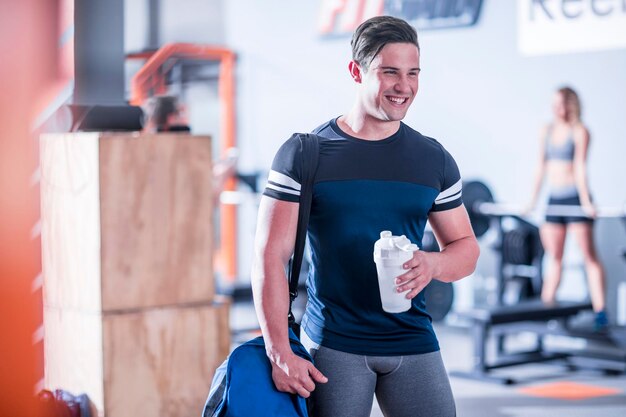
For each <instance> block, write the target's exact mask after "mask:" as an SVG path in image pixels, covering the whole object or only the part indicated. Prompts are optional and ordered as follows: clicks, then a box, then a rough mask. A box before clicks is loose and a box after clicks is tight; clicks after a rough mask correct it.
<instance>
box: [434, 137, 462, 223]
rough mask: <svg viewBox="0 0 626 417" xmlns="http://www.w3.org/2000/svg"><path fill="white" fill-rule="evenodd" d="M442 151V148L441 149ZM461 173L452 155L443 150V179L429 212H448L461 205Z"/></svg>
mask: <svg viewBox="0 0 626 417" xmlns="http://www.w3.org/2000/svg"><path fill="white" fill-rule="evenodd" d="M442 149H443V148H442ZM462 190H463V183H462V181H461V173H460V172H459V167H458V166H457V164H456V161H455V160H454V158H452V155H450V153H449V152H448V151H446V150H445V149H443V178H442V183H441V189H440V192H439V195H438V196H437V198H435V202H434V203H433V206H432V208H431V211H444V210H450V209H453V208H455V207H458V206H460V205H461V204H463V200H462V198H461V197H462Z"/></svg>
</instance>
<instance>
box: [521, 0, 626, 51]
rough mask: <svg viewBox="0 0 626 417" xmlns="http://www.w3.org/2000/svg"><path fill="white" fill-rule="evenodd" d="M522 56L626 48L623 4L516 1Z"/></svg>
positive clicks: (621, 0)
mask: <svg viewBox="0 0 626 417" xmlns="http://www.w3.org/2000/svg"><path fill="white" fill-rule="evenodd" d="M517 6H518V11H517V15H518V28H517V30H518V46H519V50H520V52H521V53H522V54H524V55H548V54H561V53H571V52H588V51H596V50H604V49H616V48H626V0H517Z"/></svg>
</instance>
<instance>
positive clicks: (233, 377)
mask: <svg viewBox="0 0 626 417" xmlns="http://www.w3.org/2000/svg"><path fill="white" fill-rule="evenodd" d="M294 136H296V137H298V138H299V139H300V143H301V146H302V152H301V153H300V154H301V156H302V161H301V162H302V184H301V190H300V206H299V212H298V228H297V233H296V244H295V248H294V255H293V259H292V261H291V262H290V268H289V316H288V324H289V326H290V328H289V343H290V345H291V349H292V350H293V352H294V353H295V354H296V355H298V356H300V357H301V358H303V359H306V360H308V361H310V362H313V360H312V358H311V356H310V355H309V353H308V352H307V351H306V349H305V348H304V346H302V344H301V343H300V341H299V340H298V337H297V336H296V334H297V330H296V332H294V330H292V328H294V329H297V325H296V324H295V320H294V317H293V314H292V312H291V304H292V303H293V300H294V299H295V298H296V297H297V296H298V277H299V275H300V267H301V265H302V257H303V253H304V242H305V240H306V231H307V226H308V223H309V214H310V211H311V200H312V195H313V181H314V179H315V171H316V170H317V161H318V155H319V139H318V137H317V136H315V135H312V134H300V133H296V134H294ZM202 417H308V412H307V406H306V400H305V399H304V398H303V397H301V396H299V395H297V394H290V393H286V392H280V391H278V390H277V389H276V386H275V385H274V380H273V379H272V365H271V363H270V361H269V359H268V358H267V355H266V352H265V343H264V341H263V337H262V336H259V337H257V338H255V339H252V340H249V341H247V342H246V343H244V344H242V345H241V346H239V347H237V348H236V349H235V350H234V351H233V352H232V353H231V354H230V356H229V357H228V359H226V361H224V363H222V365H221V366H220V367H219V368H217V370H216V371H215V375H214V376H213V382H212V383H211V390H210V391H209V396H208V398H207V401H206V403H205V405H204V410H203V412H202Z"/></svg>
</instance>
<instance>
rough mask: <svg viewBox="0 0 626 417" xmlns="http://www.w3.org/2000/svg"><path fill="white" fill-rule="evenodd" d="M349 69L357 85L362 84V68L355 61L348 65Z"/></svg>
mask: <svg viewBox="0 0 626 417" xmlns="http://www.w3.org/2000/svg"><path fill="white" fill-rule="evenodd" d="M348 69H349V70H350V76H351V77H352V79H353V80H354V81H355V82H357V83H361V80H362V78H363V73H362V72H361V67H360V66H359V64H357V63H356V62H354V61H350V63H349V64H348Z"/></svg>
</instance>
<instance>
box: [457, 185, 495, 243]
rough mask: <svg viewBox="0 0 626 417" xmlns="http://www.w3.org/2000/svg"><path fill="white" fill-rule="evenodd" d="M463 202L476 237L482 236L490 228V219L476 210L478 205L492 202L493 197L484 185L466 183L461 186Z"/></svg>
mask: <svg viewBox="0 0 626 417" xmlns="http://www.w3.org/2000/svg"><path fill="white" fill-rule="evenodd" d="M463 202H464V203H465V208H466V209H467V213H468V214H469V218H470V222H471V223H472V229H474V234H475V235H476V237H480V236H482V235H484V234H485V233H486V232H487V230H489V227H490V226H491V218H490V217H489V216H487V215H485V214H482V213H481V212H480V211H479V210H478V206H479V205H480V203H491V202H493V195H492V194H491V191H490V190H489V187H487V186H486V185H485V184H484V183H482V182H480V181H468V182H466V183H465V184H463Z"/></svg>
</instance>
